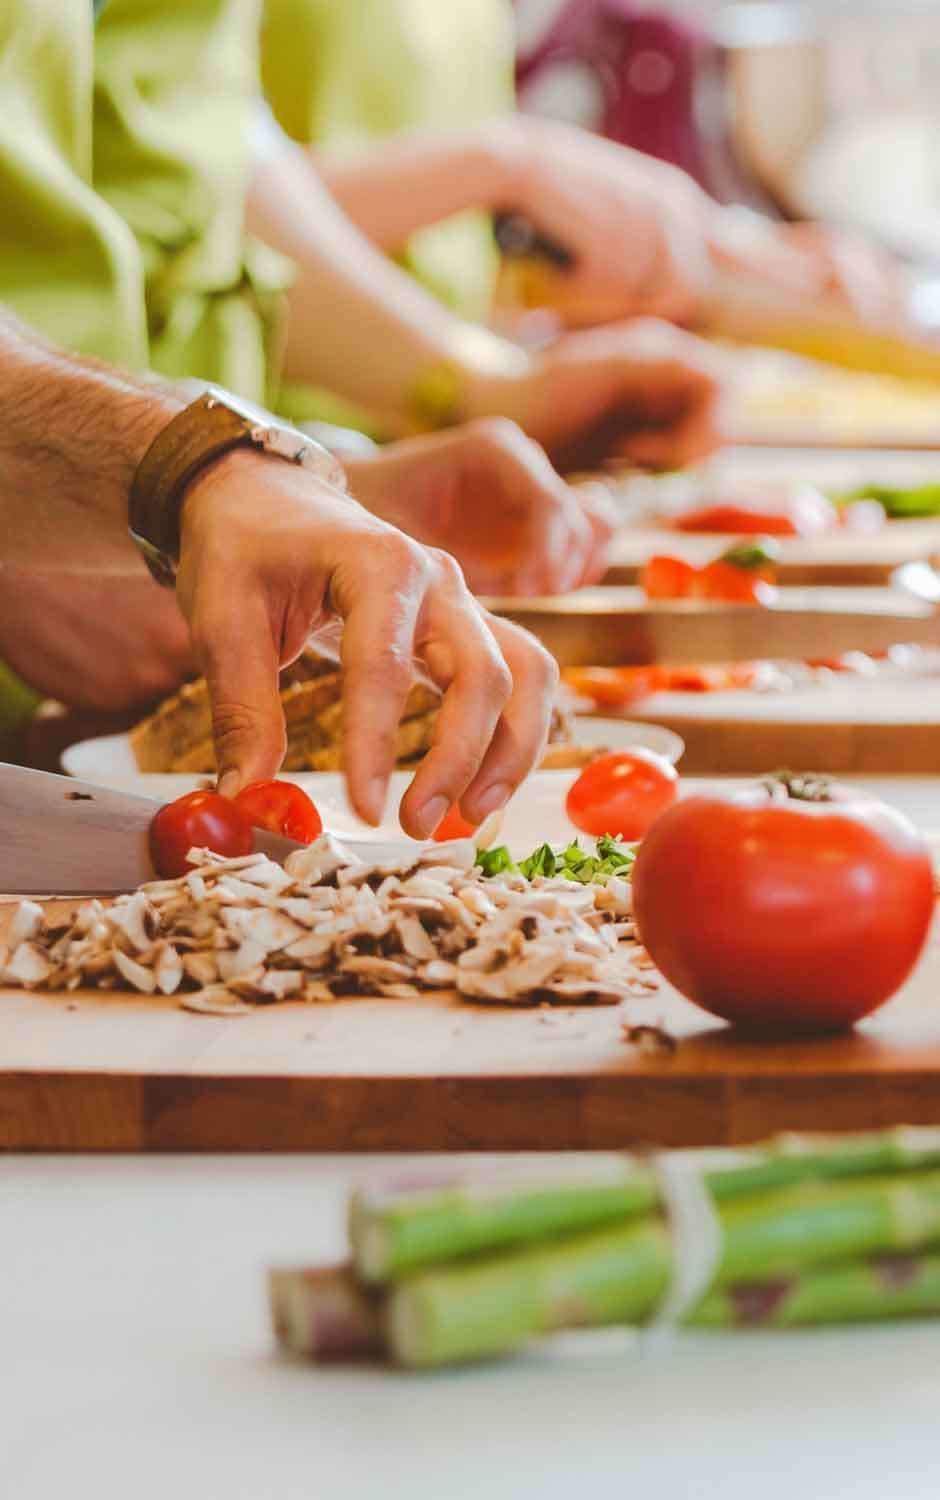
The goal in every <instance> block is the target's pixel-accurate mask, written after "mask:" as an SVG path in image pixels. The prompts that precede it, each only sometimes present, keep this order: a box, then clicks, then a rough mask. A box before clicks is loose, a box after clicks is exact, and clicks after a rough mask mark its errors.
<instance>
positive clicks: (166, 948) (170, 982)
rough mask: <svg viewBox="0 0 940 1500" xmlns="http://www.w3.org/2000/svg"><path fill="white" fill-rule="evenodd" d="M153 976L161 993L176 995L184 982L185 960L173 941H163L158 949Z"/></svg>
mask: <svg viewBox="0 0 940 1500" xmlns="http://www.w3.org/2000/svg"><path fill="white" fill-rule="evenodd" d="M153 977H154V980H155V981H156V986H157V989H158V990H159V991H160V993H161V995H175V994H176V991H177V990H178V989H179V987H180V985H181V984H182V982H183V960H182V959H181V958H180V956H179V954H178V953H177V951H176V949H175V948H174V947H173V944H172V943H161V944H160V946H159V948H158V949H157V951H156V957H155V959H154V965H153Z"/></svg>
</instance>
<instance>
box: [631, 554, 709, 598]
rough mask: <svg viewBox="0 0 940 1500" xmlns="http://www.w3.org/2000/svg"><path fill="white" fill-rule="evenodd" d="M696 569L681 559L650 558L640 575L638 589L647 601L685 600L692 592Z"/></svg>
mask: <svg viewBox="0 0 940 1500" xmlns="http://www.w3.org/2000/svg"><path fill="white" fill-rule="evenodd" d="M696 573H697V569H696V568H695V567H694V566H693V565H692V563H690V562H686V561H685V559H684V558H681V557H651V558H650V559H649V561H648V562H647V563H646V564H645V566H644V568H643V570H642V572H641V573H640V588H641V589H642V590H643V592H644V594H645V595H646V597H647V599H686V598H688V596H689V594H691V592H692V587H693V585H694V583H695V577H696Z"/></svg>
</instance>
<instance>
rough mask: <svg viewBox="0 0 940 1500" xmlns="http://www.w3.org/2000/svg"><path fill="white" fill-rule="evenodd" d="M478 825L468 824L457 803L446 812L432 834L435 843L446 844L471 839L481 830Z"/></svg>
mask: <svg viewBox="0 0 940 1500" xmlns="http://www.w3.org/2000/svg"><path fill="white" fill-rule="evenodd" d="M479 826H480V825H479V824H478V823H468V822H467V820H466V818H465V817H464V816H463V814H462V813H461V811H460V808H459V807H458V806H457V804H456V802H455V803H454V805H453V807H452V808H451V809H450V812H446V813H445V814H444V816H443V818H442V819H441V821H440V822H439V823H438V825H437V827H436V828H435V830H434V832H433V833H432V835H431V837H432V838H433V839H434V841H435V843H438V844H446V843H447V841H448V839H469V838H472V836H473V835H474V834H475V833H476V831H477V829H478V828H479Z"/></svg>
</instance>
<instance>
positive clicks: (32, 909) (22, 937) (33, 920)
mask: <svg viewBox="0 0 940 1500" xmlns="http://www.w3.org/2000/svg"><path fill="white" fill-rule="evenodd" d="M42 920H43V918H42V907H41V906H40V905H39V904H38V903H37V902H35V901H21V902H20V904H19V906H18V907H17V908H16V911H15V912H14V913H13V920H12V922H11V923H10V925H9V927H8V928H7V933H6V941H7V945H8V947H10V948H18V947H19V946H20V943H31V942H32V941H33V939H34V938H36V937H38V936H39V934H40V932H41V931H42Z"/></svg>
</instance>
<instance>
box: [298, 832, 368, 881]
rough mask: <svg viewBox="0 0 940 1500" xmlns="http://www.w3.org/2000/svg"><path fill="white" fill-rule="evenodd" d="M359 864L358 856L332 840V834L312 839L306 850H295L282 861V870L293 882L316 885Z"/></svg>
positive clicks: (337, 841) (336, 840) (335, 840)
mask: <svg viewBox="0 0 940 1500" xmlns="http://www.w3.org/2000/svg"><path fill="white" fill-rule="evenodd" d="M359 863H360V860H359V857H358V855H356V854H353V852H352V850H350V849H347V848H346V847H345V845H343V844H341V843H340V842H339V840H338V839H335V838H333V836H332V834H329V833H324V834H321V835H320V837H319V838H318V839H314V841H313V843H312V844H308V845H307V847H306V849H295V850H294V852H293V854H289V855H288V856H287V858H286V860H285V861H284V868H285V870H286V871H287V873H288V875H290V876H291V877H292V878H293V879H294V880H303V881H310V882H311V884H314V885H316V884H319V882H320V881H322V880H324V879H325V878H326V876H328V875H332V874H335V872H336V871H337V870H341V869H345V868H346V866H347V865H357V864H359Z"/></svg>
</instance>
